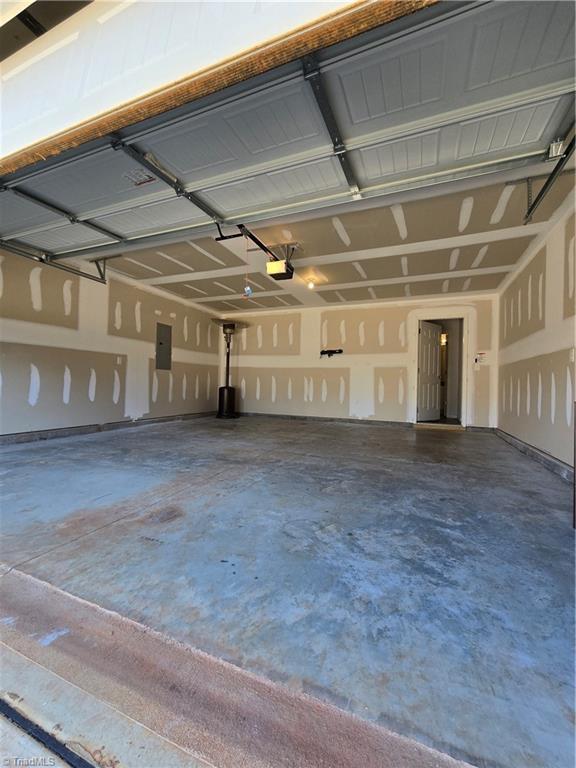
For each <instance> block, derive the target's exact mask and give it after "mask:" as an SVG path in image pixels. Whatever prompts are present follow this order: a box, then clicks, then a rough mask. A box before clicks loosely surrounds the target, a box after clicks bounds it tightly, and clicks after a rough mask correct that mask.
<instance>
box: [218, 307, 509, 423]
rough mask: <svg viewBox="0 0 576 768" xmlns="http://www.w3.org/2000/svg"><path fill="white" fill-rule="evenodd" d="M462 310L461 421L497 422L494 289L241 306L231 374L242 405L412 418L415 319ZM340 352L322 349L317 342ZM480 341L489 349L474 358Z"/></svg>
mask: <svg viewBox="0 0 576 768" xmlns="http://www.w3.org/2000/svg"><path fill="white" fill-rule="evenodd" d="M426 317H430V318H432V317H435V318H441V317H442V318H443V317H465V318H466V321H465V322H466V329H467V357H466V360H465V361H464V366H465V372H466V376H465V382H466V398H467V399H466V407H465V412H464V414H463V418H464V420H465V422H466V423H467V424H470V425H476V426H496V409H497V404H496V391H497V340H496V338H495V337H496V333H495V331H496V326H495V317H496V315H495V299H494V298H492V297H486V298H476V299H469V298H467V297H462V298H460V299H459V300H458V301H455V300H452V301H449V300H442V301H438V300H429V301H424V300H422V301H415V300H413V301H404V302H402V303H401V304H400V303H398V304H396V303H382V304H378V305H370V306H368V307H366V306H363V307H362V306H358V307H348V308H326V309H316V308H307V309H303V310H301V311H299V312H295V311H294V310H286V312H275V313H272V314H266V313H255V314H254V315H250V316H247V315H241V316H238V319H240V320H242V321H243V322H245V323H248V327H247V328H246V329H244V330H243V331H241V332H240V333H239V334H238V335H237V336H236V337H235V338H234V341H233V345H232V372H231V377H232V383H233V384H234V385H236V386H237V387H238V388H239V392H238V395H237V397H238V407H239V410H240V411H241V412H249V413H271V414H274V413H276V414H289V415H303V416H305V415H312V416H323V417H327V418H357V419H375V420H380V421H397V422H398V421H399V422H407V421H414V420H415V413H416V402H415V397H416V364H417V344H418V340H417V333H418V321H419V319H425V318H426ZM325 348H335V349H337V348H342V349H343V350H344V354H342V355H336V356H334V357H332V358H331V359H328V358H322V359H321V358H320V350H321V349H325ZM478 351H482V352H485V353H486V356H485V360H484V362H483V364H482V365H479V366H477V365H475V364H474V358H475V356H476V353H477V352H478Z"/></svg>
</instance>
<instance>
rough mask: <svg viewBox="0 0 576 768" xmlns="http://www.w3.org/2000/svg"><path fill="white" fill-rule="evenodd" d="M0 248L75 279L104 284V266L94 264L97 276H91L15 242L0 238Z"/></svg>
mask: <svg viewBox="0 0 576 768" xmlns="http://www.w3.org/2000/svg"><path fill="white" fill-rule="evenodd" d="M0 248H3V249H4V250H5V251H8V252H9V253H13V254H14V255H15V256H21V257H23V258H25V259H30V260H31V261H36V262H37V263H38V264H43V265H44V266H45V267H53V268H54V269H60V270H62V271H63V272H68V273H69V274H71V275H76V277H85V278H86V279H87V280H93V281H95V282H96V283H103V284H104V285H105V284H106V265H105V264H100V263H96V262H95V263H96V269H97V270H98V274H97V275H91V274H90V273H89V272H83V271H82V270H81V269H76V268H75V267H69V266H65V265H64V264H60V263H59V262H57V261H54V254H51V253H48V252H46V251H38V250H36V249H32V248H30V246H27V245H25V244H24V243H20V242H18V241H16V240H2V238H0Z"/></svg>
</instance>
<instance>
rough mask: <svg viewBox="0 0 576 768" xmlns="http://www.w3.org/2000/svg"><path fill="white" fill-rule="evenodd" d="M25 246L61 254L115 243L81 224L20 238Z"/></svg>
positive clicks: (68, 225) (66, 225)
mask: <svg viewBox="0 0 576 768" xmlns="http://www.w3.org/2000/svg"><path fill="white" fill-rule="evenodd" d="M20 241H21V242H22V243H24V244H25V245H31V246H32V247H33V248H38V249H40V250H44V251H48V252H52V253H61V252H66V251H74V250H76V249H77V248H89V247H90V246H95V245H109V244H111V243H113V242H114V241H113V240H112V239H111V238H107V237H105V236H104V235H100V234H99V233H98V232H95V231H94V230H92V229H89V228H88V227H84V226H82V225H81V224H65V225H64V226H62V227H58V228H55V229H49V230H43V231H40V232H37V233H34V234H29V235H25V236H24V237H21V238H20Z"/></svg>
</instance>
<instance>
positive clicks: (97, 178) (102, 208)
mask: <svg viewBox="0 0 576 768" xmlns="http://www.w3.org/2000/svg"><path fill="white" fill-rule="evenodd" d="M21 188H22V189H23V190H24V191H29V192H32V193H34V194H36V195H39V196H40V197H43V198H45V199H46V200H48V201H49V202H52V203H54V204H55V205H58V206H60V207H62V208H65V209H66V210H67V211H71V212H72V213H74V214H77V215H82V216H86V215H88V214H89V215H90V216H95V215H99V214H103V213H107V212H109V211H113V210H116V209H118V208H119V207H122V208H125V207H127V206H129V205H132V204H134V205H138V204H141V203H143V202H146V201H150V200H156V199H158V198H162V197H168V196H170V195H172V194H173V192H172V191H171V190H170V189H169V188H168V187H167V186H166V185H165V184H163V183H162V182H160V181H158V179H156V178H154V176H153V175H152V174H151V173H149V172H148V171H146V170H145V169H144V168H143V167H142V166H140V165H138V164H137V163H135V162H134V161H133V160H132V159H131V158H129V157H128V156H127V155H125V154H124V153H123V152H120V151H115V150H113V149H109V150H105V151H103V152H98V153H97V154H94V155H89V156H88V157H84V158H79V159H77V160H74V162H70V163H64V164H63V165H61V166H59V167H57V168H54V169H53V170H50V171H46V172H44V173H42V174H40V175H38V176H35V177H33V178H31V179H28V180H27V181H26V182H24V183H22V185H21Z"/></svg>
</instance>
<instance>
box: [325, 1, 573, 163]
mask: <svg viewBox="0 0 576 768" xmlns="http://www.w3.org/2000/svg"><path fill="white" fill-rule="evenodd" d="M573 36H574V4H573V3H570V2H541V1H539V0H535V1H534V2H532V3H514V2H506V3H502V2H501V3H491V4H489V5H488V6H484V7H482V8H480V9H479V10H478V11H477V12H471V13H468V14H466V15H464V16H461V17H459V18H457V19H456V20H453V21H451V22H450V23H447V24H443V25H442V26H441V27H440V28H438V29H437V30H434V31H432V30H427V31H426V32H425V33H416V34H414V35H412V36H410V37H408V38H402V39H399V40H397V41H394V42H389V43H385V44H383V45H382V46H380V47H377V48H373V49H370V50H368V51H366V52H364V53H362V54H359V55H357V56H355V57H352V58H349V59H344V60H342V61H339V62H335V63H333V64H330V65H329V66H328V68H327V70H326V84H327V88H328V91H329V94H330V98H331V100H332V103H333V105H334V110H335V113H336V117H337V120H338V123H339V125H340V128H341V130H342V134H343V136H344V139H345V141H346V142H347V144H348V145H349V146H350V147H351V148H352V147H358V146H360V145H361V144H362V143H363V142H365V141H366V140H367V139H368V140H370V141H371V142H374V141H375V140H377V138H378V136H380V135H381V136H382V137H383V138H384V136H386V135H389V134H390V132H394V131H397V130H398V128H399V126H401V125H403V124H408V123H412V130H413V129H414V124H417V123H418V122H419V121H422V122H428V123H429V122H430V121H431V120H432V119H435V118H437V119H438V120H439V121H444V120H446V118H447V117H448V120H446V122H449V117H450V113H452V112H455V111H458V110H463V111H466V110H471V109H472V110H476V109H478V108H479V105H480V104H481V103H486V102H495V101H496V100H499V99H500V100H501V99H505V98H510V99H513V100H521V99H522V98H523V92H525V93H526V97H525V98H526V101H530V92H532V93H534V89H541V88H542V87H543V86H544V87H549V86H551V85H555V84H558V88H559V89H560V90H563V91H564V92H568V91H569V90H570V80H572V81H573V79H574V50H573ZM471 52H472V55H471ZM533 100H534V97H533V96H532V101H533ZM480 111H481V110H480ZM458 117H460V116H458Z"/></svg>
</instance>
